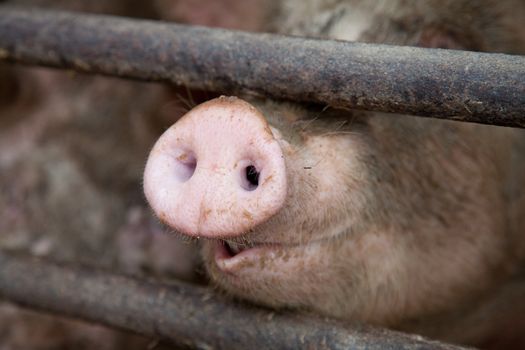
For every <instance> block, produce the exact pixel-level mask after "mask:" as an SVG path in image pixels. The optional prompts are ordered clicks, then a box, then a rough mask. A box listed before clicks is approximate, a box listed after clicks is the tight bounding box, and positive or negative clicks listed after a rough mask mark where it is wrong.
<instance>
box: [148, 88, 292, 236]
mask: <svg viewBox="0 0 525 350" xmlns="http://www.w3.org/2000/svg"><path fill="white" fill-rule="evenodd" d="M144 192H145V194H146V198H147V200H148V202H149V203H150V205H151V207H152V208H153V210H154V211H155V213H156V214H157V216H158V217H159V218H160V219H161V220H162V221H163V222H165V223H166V224H168V225H169V226H171V227H173V228H175V229H176V230H178V231H180V232H182V233H184V234H187V235H190V236H197V237H199V236H202V237H209V238H219V237H234V236H238V235H241V234H244V233H246V232H249V231H250V230H251V229H252V228H253V227H255V226H256V225H258V224H260V223H262V222H264V221H266V220H268V219H269V218H270V217H272V216H273V215H274V214H276V213H277V212H278V211H279V210H280V209H281V207H282V206H283V204H284V200H285V197H286V192H287V185H286V169H285V161H284V157H283V153H282V150H281V147H280V145H279V142H278V141H277V140H276V138H275V136H274V132H272V129H271V128H270V126H269V125H268V123H267V122H266V120H265V118H264V117H263V116H262V114H261V113H260V112H259V111H258V110H257V109H255V107H253V106H252V105H250V104H249V103H247V102H245V101H243V100H240V99H238V98H234V97H220V98H217V99H214V100H211V101H208V102H206V103H203V104H201V105H199V106H197V107H195V108H194V109H192V110H191V111H190V112H188V113H187V114H186V115H185V116H184V117H182V118H181V119H180V120H179V121H178V122H177V123H175V124H174V125H173V126H172V127H170V128H169V129H168V130H167V131H166V132H165V133H164V134H163V135H162V136H161V137H160V138H159V140H158V141H157V143H156V144H155V145H154V147H153V149H152V151H151V153H150V156H149V159H148V162H147V164H146V170H145V173H144Z"/></svg>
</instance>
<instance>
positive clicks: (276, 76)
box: [0, 7, 525, 349]
mask: <svg viewBox="0 0 525 350" xmlns="http://www.w3.org/2000/svg"><path fill="white" fill-rule="evenodd" d="M2 60H3V61H7V62H14V63H23V64H30V65H42V66H48V67H56V68H62V69H74V70H78V71H82V72H88V73H97V74H105V75H113V76H119V77H125V78H132V79H141V80H151V81H167V82H172V83H175V84H178V85H185V86H187V87H189V88H198V89H204V90H213V91H222V92H229V93H235V92H237V91H241V90H242V91H243V92H250V93H254V94H260V95H264V96H270V97H274V98H280V99H290V100H295V101H309V102H317V103H322V104H328V105H331V106H334V107H343V108H355V109H366V110H376V111H383V112H394V113H405V114H413V115H420V116H427V117H436V118H445V119H454V120H462V121H470V122H478V123H485V124H495V125H504V126H513V127H525V69H524V67H525V57H520V56H510V55H503V54H485V53H473V52H463V51H449V50H435V49H422V48H412V47H396V46H386V45H371V44H360V43H347V42H336V41H324V40H313V39H303V38H293V37H284V36H277V35H271V34H248V33H243V32H235V31H227V30H219V29H207V28H201V27H191V26H182V25H175V24H166V23H160V22H154V21H146V20H131V19H124V18H117V17H110V16H100V15H85V14H78V13H67V12H56V11H42V10H27V9H20V8H18V9H17V8H8V7H0V61H2ZM290 82H293V83H290ZM393 117H394V116H393ZM0 295H1V296H2V297H3V298H5V299H7V300H9V301H12V302H15V303H18V304H21V305H24V306H27V307H31V308H35V309H39V310H44V311H48V312H53V313H58V314H61V315H66V316H72V317H78V318H82V319H86V320H90V321H94V322H98V323H101V324H105V325H109V326H112V327H118V328H121V329H125V330H130V331H134V332H138V333H141V334H144V335H147V336H153V337H160V338H163V339H168V340H170V341H172V342H174V343H175V344H177V345H179V346H182V347H187V348H196V349H210V348H223V349H245V348H257V349H281V348H282V349H284V348H303V347H307V348H312V349H313V348H315V349H322V348H327V349H328V348H329V349H348V348H351V349H385V348H389V349H390V348H392V349H393V348H395V349H398V348H403V349H420V348H425V349H458V347H455V346H451V345H445V344H442V343H438V342H432V341H429V340H425V339H423V338H421V337H419V336H410V335H404V334H401V333H398V332H393V331H387V330H377V329H373V328H369V327H355V326H352V327H349V326H348V325H345V324H343V323H340V322H336V321H332V320H326V319H321V318H317V317H315V316H311V315H294V314H291V313H286V312H276V311H271V310H266V309H261V308H257V307H254V306H251V305H245V304H242V303H236V302H232V301H228V300H226V299H224V298H222V297H220V296H216V295H213V294H212V293H211V292H210V291H209V290H208V289H205V288H201V287H195V286H190V285H187V284H184V283H182V282H180V283H173V284H170V285H163V284H160V283H156V282H152V281H144V280H138V279H134V278H129V277H123V276H119V275H115V274H111V273H108V272H104V271H98V270H92V269H88V268H85V267H74V266H61V265H57V264H54V263H50V262H45V261H42V260H38V259H35V258H31V257H27V256H21V255H18V254H12V253H7V252H2V253H0Z"/></svg>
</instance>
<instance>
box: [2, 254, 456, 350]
mask: <svg viewBox="0 0 525 350" xmlns="http://www.w3.org/2000/svg"><path fill="white" fill-rule="evenodd" d="M0 297H1V298H4V299H5V300H7V301H10V302H13V303H16V304H19V305H22V306H25V307H30V308H33V309H37V310H42V311H46V312H51V313H55V314H60V315H65V316H69V317H75V318H80V319H84V320H87V321H92V322H97V323H101V324H104V325H107V326H111V327H116V328H120V329H124V330H128V331H133V332H136V333H139V334H143V335H146V336H150V337H158V338H161V339H164V340H169V341H171V342H173V343H174V344H176V345H178V346H181V347H183V348H190V349H300V348H309V349H369V350H373V349H429V350H438V349H439V350H452V349H463V348H460V347H456V346H453V345H447V344H443V343H439V342H434V341H430V340H426V339H424V338H422V337H420V336H411V335H405V334H402V333H398V332H393V331H387V330H377V329H372V328H369V327H359V328H358V327H354V328H350V327H348V326H346V325H344V324H341V323H338V322H335V321H331V320H327V319H320V318H315V317H312V316H306V315H294V314H291V313H284V312H273V311H270V310H266V309H262V308H257V307H255V306H251V305H246V304H241V303H235V302H231V301H228V300H226V299H224V298H222V297H220V296H216V295H214V294H213V292H212V291H211V290H209V289H207V288H204V287H197V286H192V285H189V284H186V283H183V282H174V283H170V284H169V285H167V284H161V283H158V282H154V281H146V280H139V279H136V278H131V277H125V276H121V275H116V274H111V273H108V272H104V271H101V270H95V269H90V268H87V267H80V266H66V265H59V264H56V263H52V262H49V261H45V260H41V259H37V258H34V257H30V256H27V255H21V254H19V253H12V252H11V253H10V252H5V251H4V252H2V251H0Z"/></svg>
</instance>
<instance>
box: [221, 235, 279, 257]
mask: <svg viewBox="0 0 525 350" xmlns="http://www.w3.org/2000/svg"><path fill="white" fill-rule="evenodd" d="M219 245H220V247H217V248H220V250H221V251H222V252H223V253H225V254H223V255H224V256H229V257H232V258H233V257H235V256H236V255H239V254H241V253H243V252H245V251H248V250H251V249H257V248H263V247H265V248H271V247H273V248H276V247H277V246H278V244H276V243H267V242H264V243H257V242H249V241H247V242H242V243H240V242H235V241H230V240H222V239H221V240H219ZM279 246H280V244H279Z"/></svg>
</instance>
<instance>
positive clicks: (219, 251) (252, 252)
mask: <svg viewBox="0 0 525 350" xmlns="http://www.w3.org/2000/svg"><path fill="white" fill-rule="evenodd" d="M281 246H282V245H280V244H266V243H265V244H264V245H257V246H254V247H251V248H246V249H243V250H242V251H240V252H239V253H236V254H235V253H233V252H232V251H231V250H230V249H229V248H228V247H227V246H226V244H225V243H224V241H216V242H215V244H214V251H215V263H216V264H217V266H218V267H219V269H220V270H222V271H223V272H233V269H234V268H235V267H236V266H239V265H241V264H242V263H243V262H244V263H249V262H253V261H254V260H256V259H257V258H260V257H261V256H262V255H265V254H268V253H271V252H273V251H274V250H275V249H276V248H278V247H281Z"/></svg>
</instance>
